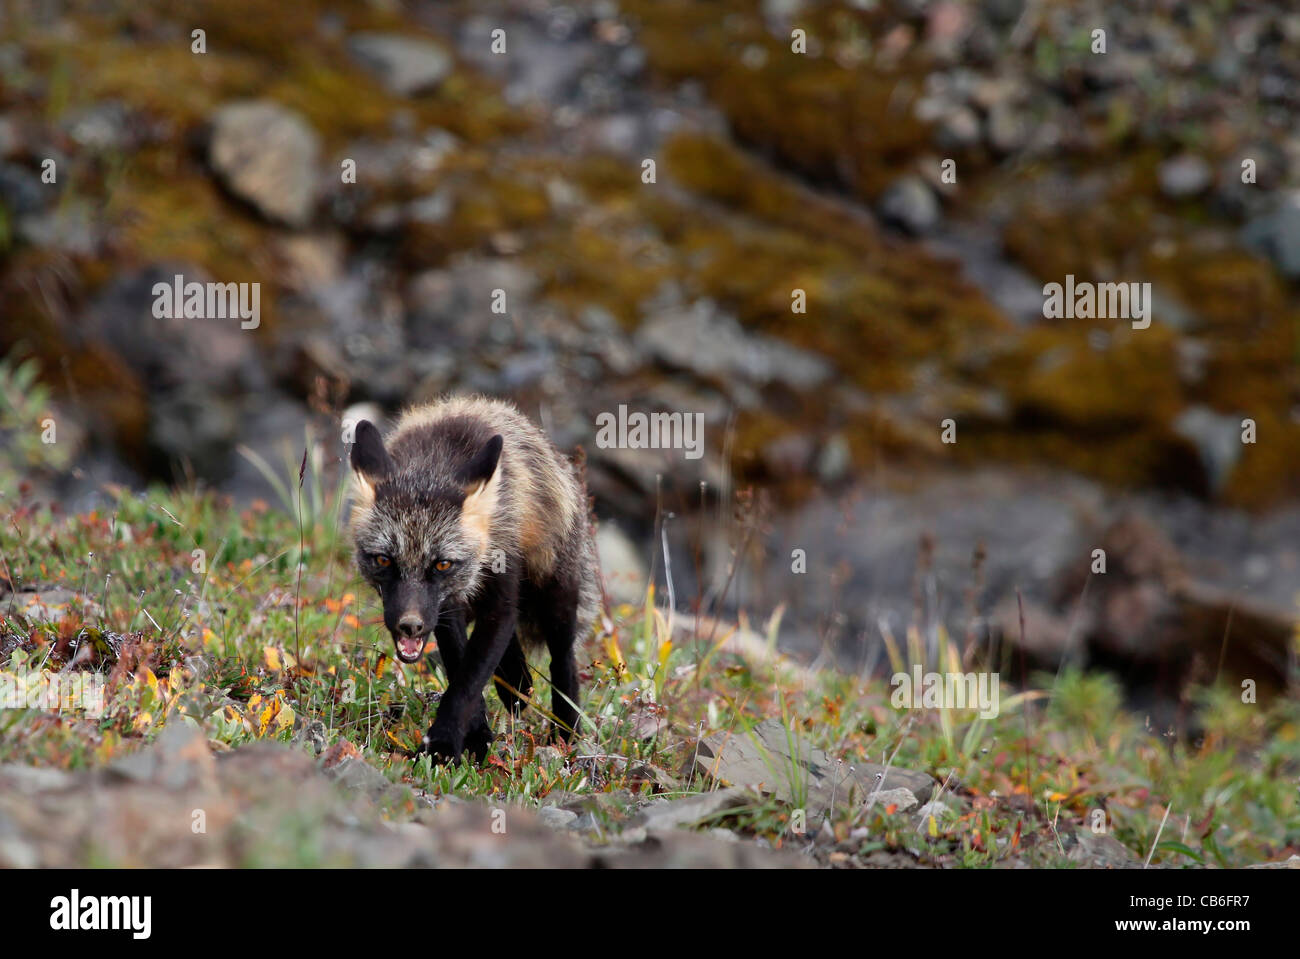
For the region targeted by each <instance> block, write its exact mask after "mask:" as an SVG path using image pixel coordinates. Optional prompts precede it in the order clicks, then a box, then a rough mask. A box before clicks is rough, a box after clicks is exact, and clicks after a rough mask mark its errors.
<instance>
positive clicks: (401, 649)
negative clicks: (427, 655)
mask: <svg viewBox="0 0 1300 959" xmlns="http://www.w3.org/2000/svg"><path fill="white" fill-rule="evenodd" d="M428 638H429V637H428V636H427V635H425V636H395V637H393V641H394V642H395V643H396V644H397V658H398V659H400V660H401V661H402V662H404V663H414V662H415V661H416V660H418V659H419V658H420V655H421V654H422V653H423V652H424V644H425V642H426V641H427V640H428Z"/></svg>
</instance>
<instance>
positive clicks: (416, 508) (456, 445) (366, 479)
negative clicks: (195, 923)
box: [349, 395, 603, 764]
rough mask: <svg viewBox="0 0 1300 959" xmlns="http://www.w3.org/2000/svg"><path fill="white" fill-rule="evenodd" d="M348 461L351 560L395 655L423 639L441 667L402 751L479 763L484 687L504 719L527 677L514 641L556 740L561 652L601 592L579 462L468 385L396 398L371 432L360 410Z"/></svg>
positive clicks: (485, 726) (571, 710) (527, 689)
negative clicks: (429, 719) (427, 720)
mask: <svg viewBox="0 0 1300 959" xmlns="http://www.w3.org/2000/svg"><path fill="white" fill-rule="evenodd" d="M350 461H351V467H352V475H353V478H354V481H355V482H354V489H353V502H352V511H351V515H350V519H349V528H350V532H351V538H352V542H353V545H354V548H355V562H356V566H357V570H358V572H359V573H360V575H361V577H362V578H363V579H364V580H365V581H366V582H367V583H369V585H370V586H372V587H373V588H374V590H375V591H376V592H377V593H378V594H379V598H380V600H381V602H382V604H383V620H384V626H385V627H386V628H387V630H388V632H389V634H390V635H391V637H392V639H393V644H394V647H395V650H396V654H397V658H398V659H399V660H400V661H401V662H403V663H408V664H410V663H415V662H418V661H419V659H420V657H421V655H422V654H423V653H424V649H425V646H426V643H427V641H428V639H429V637H430V636H432V637H433V638H434V639H435V640H436V642H437V647H438V651H439V653H440V655H441V658H442V663H443V667H444V669H445V671H446V676H447V689H446V692H444V694H443V695H442V698H441V700H440V701H439V703H438V708H437V713H436V715H435V717H434V720H433V723H432V725H431V726H430V727H429V730H428V733H427V734H426V735H425V736H424V739H423V741H422V748H421V749H420V750H418V751H417V755H418V754H419V753H428V754H430V755H431V756H432V757H433V759H434V761H435V762H440V763H441V762H450V763H456V762H459V761H460V759H461V756H462V754H464V753H469V754H470V755H472V756H473V757H474V759H475V760H476V761H477V762H478V763H480V764H481V763H482V762H483V761H484V760H485V758H486V757H487V755H488V752H489V751H490V749H491V744H492V741H493V738H494V733H493V730H492V727H491V725H490V723H489V721H488V718H487V705H486V701H485V700H484V695H483V694H484V690H485V687H486V686H487V684H488V682H489V680H491V681H493V682H494V684H495V686H496V691H497V695H498V697H499V698H500V700H501V703H502V705H503V706H505V708H506V710H507V711H508V712H510V713H512V714H514V715H516V716H517V715H519V714H520V712H521V711H522V709H523V707H524V705H525V704H526V702H530V701H531V695H532V687H533V684H532V678H531V673H530V670H529V665H528V659H527V655H526V653H525V649H528V650H529V651H532V650H535V649H538V648H540V647H543V646H544V647H545V648H546V650H547V651H548V652H549V653H550V657H551V668H550V678H551V688H552V696H551V712H552V714H553V717H554V719H555V720H556V725H555V726H554V727H553V730H552V732H553V734H555V735H558V736H559V737H560V738H562V739H565V740H567V739H568V738H569V737H570V736H571V735H572V734H573V732H574V731H575V730H576V729H577V722H578V710H577V707H576V705H575V704H576V703H577V701H578V693H579V677H578V668H577V660H576V653H575V647H576V646H577V643H578V641H579V640H580V639H581V638H583V637H585V636H586V635H587V634H588V633H589V631H590V630H591V628H592V625H593V623H594V621H595V619H596V616H597V614H598V612H599V608H600V605H601V603H602V597H603V590H602V588H601V586H600V580H599V566H598V561H597V556H596V548H595V543H594V539H593V537H592V530H591V521H590V515H591V514H590V507H589V505H588V499H587V490H586V483H585V481H584V479H583V476H582V474H581V473H580V472H579V470H578V468H577V467H576V466H575V465H574V464H573V463H571V462H570V461H569V460H568V459H567V458H566V457H565V456H564V455H563V454H561V453H560V451H559V450H558V449H557V448H556V447H555V445H554V444H553V443H552V442H551V440H550V438H549V437H547V435H546V434H545V433H544V432H543V431H542V430H541V429H540V428H539V427H537V426H536V425H534V424H533V423H532V422H531V421H530V420H529V419H528V418H527V417H526V416H525V415H524V414H523V413H521V412H520V411H519V410H518V409H517V408H516V407H515V406H514V405H513V404H511V403H509V402H506V401H504V400H497V399H492V398H489V397H484V396H478V395H475V396H462V397H455V396H453V397H444V398H442V399H439V400H437V401H434V402H432V403H428V404H425V405H420V406H415V407H412V408H410V409H407V410H406V411H405V412H404V413H403V414H402V415H401V416H400V417H399V419H398V421H397V424H396V425H395V426H394V428H393V429H392V431H391V432H390V433H389V435H388V436H387V437H386V438H385V437H384V436H382V435H381V434H380V431H379V429H378V428H377V427H376V426H375V425H374V424H373V423H371V422H370V421H369V420H361V421H360V422H358V423H357V424H356V427H355V431H354V435H353V444H352V450H351V454H350ZM471 624H472V625H473V631H472V633H470V631H469V627H470V625H471Z"/></svg>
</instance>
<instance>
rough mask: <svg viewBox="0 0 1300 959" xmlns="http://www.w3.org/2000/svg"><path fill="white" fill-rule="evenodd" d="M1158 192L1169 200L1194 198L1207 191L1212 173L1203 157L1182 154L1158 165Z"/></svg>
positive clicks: (1212, 177) (1212, 176) (1211, 179)
mask: <svg viewBox="0 0 1300 959" xmlns="http://www.w3.org/2000/svg"><path fill="white" fill-rule="evenodd" d="M1158 177H1159V180H1160V191H1161V192H1162V193H1163V194H1164V195H1165V196H1167V197H1170V198H1171V199H1175V200H1180V199H1183V198H1184V197H1189V196H1196V195H1197V194H1199V193H1204V192H1205V191H1206V190H1207V189H1209V187H1210V184H1211V183H1212V182H1213V180H1214V172H1213V171H1212V170H1211V169H1210V165H1209V164H1208V163H1206V162H1205V159H1204V158H1203V157H1199V156H1197V155H1196V154H1194V153H1184V154H1182V155H1181V156H1176V157H1173V158H1172V159H1169V160H1166V161H1165V162H1164V163H1162V164H1160V170H1159V173H1158Z"/></svg>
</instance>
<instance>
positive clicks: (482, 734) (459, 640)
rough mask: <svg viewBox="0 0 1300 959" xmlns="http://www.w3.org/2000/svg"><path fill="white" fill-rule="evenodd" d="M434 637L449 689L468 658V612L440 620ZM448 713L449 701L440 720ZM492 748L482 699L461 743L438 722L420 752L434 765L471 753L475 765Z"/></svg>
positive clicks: (440, 706) (430, 731)
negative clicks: (440, 726) (466, 654)
mask: <svg viewBox="0 0 1300 959" xmlns="http://www.w3.org/2000/svg"><path fill="white" fill-rule="evenodd" d="M434 636H435V637H436V638H437V640H438V652H439V654H440V656H441V657H442V666H443V671H444V672H445V673H446V674H447V685H448V689H450V687H451V684H452V683H453V682H454V677H455V676H456V675H457V674H459V672H460V670H461V668H462V665H463V661H464V658H465V647H466V645H467V640H466V626H465V612H464V610H458V611H457V612H455V613H448V614H446V615H444V616H443V617H441V618H440V620H439V622H438V625H437V626H436V627H435V628H434ZM446 709H447V697H444V698H443V701H442V702H441V703H440V704H439V705H438V717H441V716H442V715H443V711H444V710H446ZM491 746H492V727H491V725H489V723H488V719H487V704H486V703H484V701H483V697H482V696H481V695H480V696H479V697H478V709H477V710H476V712H475V716H474V718H473V720H472V721H471V723H470V725H469V728H468V729H467V730H466V732H465V733H464V735H463V736H462V737H460V738H459V739H458V738H457V737H455V736H453V735H449V734H448V732H447V727H446V726H444V727H442V728H439V727H438V722H437V718H435V720H434V723H433V725H432V726H431V727H430V728H429V731H428V733H427V734H426V735H425V737H424V740H423V743H422V744H421V750H420V751H421V752H426V753H429V754H430V755H431V756H432V757H433V759H434V761H435V762H448V761H450V762H456V761H457V760H459V759H460V755H461V752H462V751H464V750H468V751H469V752H470V753H471V754H472V755H473V756H474V759H475V761H477V762H480V763H481V762H483V760H484V759H486V758H487V754H488V750H489V749H490V748H491Z"/></svg>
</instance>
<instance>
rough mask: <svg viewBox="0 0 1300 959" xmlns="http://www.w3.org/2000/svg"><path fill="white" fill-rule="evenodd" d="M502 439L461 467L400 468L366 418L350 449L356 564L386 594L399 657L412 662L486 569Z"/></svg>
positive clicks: (387, 619)
mask: <svg viewBox="0 0 1300 959" xmlns="http://www.w3.org/2000/svg"><path fill="white" fill-rule="evenodd" d="M501 445H502V439H501V436H499V435H496V436H493V437H492V438H491V439H489V440H487V442H486V443H484V444H483V446H482V447H481V448H480V449H479V450H478V452H476V453H474V454H472V455H471V456H469V457H468V458H466V459H464V461H463V462H459V463H451V464H443V463H439V464H437V468H436V470H435V469H434V468H433V467H432V466H431V464H430V462H429V461H428V460H426V459H425V458H424V457H420V458H419V459H418V460H416V461H414V462H397V461H395V460H394V459H393V457H392V456H390V455H389V451H388V450H387V449H385V448H384V441H383V439H382V437H380V435H379V430H378V429H376V428H375V426H374V424H372V423H370V422H369V421H368V420H362V421H361V422H360V423H358V424H357V428H356V437H355V443H354V444H353V447H352V469H353V472H354V476H355V479H356V504H355V506H354V509H353V513H352V536H353V542H354V543H355V546H356V561H357V568H358V570H359V571H360V572H361V575H362V576H363V577H364V578H365V579H366V581H367V582H369V583H370V585H371V586H373V587H374V588H375V591H376V592H378V593H379V598H380V600H381V601H382V602H383V606H384V625H385V626H386V627H387V628H388V631H389V633H390V634H392V637H393V642H394V644H395V645H396V647H397V658H398V659H400V660H401V661H402V662H404V663H413V662H415V661H416V660H418V659H419V658H420V655H421V653H422V652H423V651H424V646H425V643H426V641H427V640H428V638H429V635H430V634H431V633H432V632H433V629H434V626H436V625H437V623H438V620H439V618H440V617H442V616H445V615H448V614H450V613H452V612H455V611H456V610H459V609H462V608H464V607H465V606H466V605H467V604H468V602H469V600H470V598H471V597H472V596H473V594H474V592H475V590H476V589H477V587H478V585H479V581H480V578H481V576H482V574H483V569H484V566H485V565H486V564H487V556H488V546H489V542H490V530H491V521H492V516H493V513H494V511H495V509H496V506H497V492H498V489H499V474H500V471H499V470H498V468H497V467H498V462H499V460H500V456H501Z"/></svg>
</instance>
